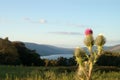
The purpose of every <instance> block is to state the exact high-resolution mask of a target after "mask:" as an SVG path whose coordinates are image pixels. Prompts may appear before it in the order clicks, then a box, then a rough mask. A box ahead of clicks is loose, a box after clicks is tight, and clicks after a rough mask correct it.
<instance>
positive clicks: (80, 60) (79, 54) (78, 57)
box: [75, 47, 87, 65]
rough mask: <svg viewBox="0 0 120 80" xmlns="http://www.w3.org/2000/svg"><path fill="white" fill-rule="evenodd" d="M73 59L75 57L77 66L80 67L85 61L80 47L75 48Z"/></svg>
mask: <svg viewBox="0 0 120 80" xmlns="http://www.w3.org/2000/svg"><path fill="white" fill-rule="evenodd" d="M75 57H76V61H77V63H78V64H79V65H82V63H83V61H85V60H86V59H87V56H86V53H85V51H84V50H83V49H82V48H80V47H77V48H76V49H75Z"/></svg>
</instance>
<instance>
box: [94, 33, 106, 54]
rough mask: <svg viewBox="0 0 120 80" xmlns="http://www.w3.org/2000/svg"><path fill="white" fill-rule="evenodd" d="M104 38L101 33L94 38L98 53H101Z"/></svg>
mask: <svg viewBox="0 0 120 80" xmlns="http://www.w3.org/2000/svg"><path fill="white" fill-rule="evenodd" d="M105 42H106V39H105V37H104V36H103V35H102V34H99V35H98V36H97V37H96V39H95V44H96V45H97V48H98V54H101V52H102V48H103V45H104V44H105Z"/></svg>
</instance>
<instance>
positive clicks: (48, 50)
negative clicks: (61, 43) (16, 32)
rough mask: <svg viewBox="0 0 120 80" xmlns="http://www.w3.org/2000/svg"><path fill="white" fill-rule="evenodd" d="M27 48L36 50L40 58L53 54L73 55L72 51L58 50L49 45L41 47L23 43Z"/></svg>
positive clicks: (40, 45)
mask: <svg viewBox="0 0 120 80" xmlns="http://www.w3.org/2000/svg"><path fill="white" fill-rule="evenodd" d="M25 45H26V47H27V48H29V49H32V50H36V52H37V53H38V54H40V55H41V56H48V55H55V54H73V52H74V49H69V48H60V47H56V46H51V45H43V44H36V43H29V42H25Z"/></svg>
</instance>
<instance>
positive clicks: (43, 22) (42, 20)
mask: <svg viewBox="0 0 120 80" xmlns="http://www.w3.org/2000/svg"><path fill="white" fill-rule="evenodd" d="M39 22H40V23H41V24H45V23H47V21H46V20H45V19H40V21H39Z"/></svg>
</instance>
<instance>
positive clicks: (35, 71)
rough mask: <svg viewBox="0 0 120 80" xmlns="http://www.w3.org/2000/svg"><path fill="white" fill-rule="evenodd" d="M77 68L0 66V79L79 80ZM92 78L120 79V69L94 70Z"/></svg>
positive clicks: (99, 79) (96, 79) (104, 79)
mask: <svg viewBox="0 0 120 80" xmlns="http://www.w3.org/2000/svg"><path fill="white" fill-rule="evenodd" d="M96 69H98V68H96ZM111 69H116V70H117V68H114V67H113V68H111ZM76 70H77V68H76V67H25V66H24V67H23V66H0V80H77V76H76ZM92 80H120V71H119V69H118V70H117V71H115V70H114V71H109V72H105V71H103V72H101V71H94V73H93V76H92Z"/></svg>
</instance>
